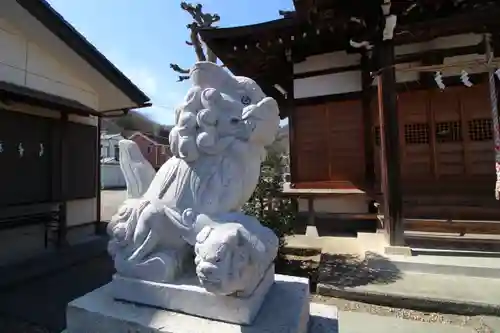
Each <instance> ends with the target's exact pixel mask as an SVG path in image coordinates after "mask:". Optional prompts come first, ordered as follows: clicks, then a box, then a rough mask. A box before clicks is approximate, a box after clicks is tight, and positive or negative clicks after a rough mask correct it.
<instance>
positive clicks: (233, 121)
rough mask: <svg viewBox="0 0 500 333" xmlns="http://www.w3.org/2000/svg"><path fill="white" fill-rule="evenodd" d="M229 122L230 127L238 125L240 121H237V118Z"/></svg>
mask: <svg viewBox="0 0 500 333" xmlns="http://www.w3.org/2000/svg"><path fill="white" fill-rule="evenodd" d="M230 122H231V124H232V125H236V124H238V123H239V122H240V119H238V118H231V120H230Z"/></svg>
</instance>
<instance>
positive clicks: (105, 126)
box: [101, 111, 171, 137]
mask: <svg viewBox="0 0 500 333" xmlns="http://www.w3.org/2000/svg"><path fill="white" fill-rule="evenodd" d="M170 128H171V126H166V125H161V124H159V123H157V122H156V121H154V120H153V119H151V118H149V117H148V116H146V115H143V114H141V113H139V112H137V111H130V112H129V113H128V114H127V115H126V116H123V117H117V118H103V121H102V125H101V129H102V130H103V131H106V132H108V133H111V134H114V133H121V134H122V135H123V136H125V137H127V136H128V135H129V134H130V133H131V132H136V131H139V132H142V133H148V134H154V135H157V136H163V137H168V134H169V132H170Z"/></svg>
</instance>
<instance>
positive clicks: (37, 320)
mask: <svg viewBox="0 0 500 333" xmlns="http://www.w3.org/2000/svg"><path fill="white" fill-rule="evenodd" d="M113 272H114V269H113V264H112V262H111V260H110V258H109V256H108V255H107V254H103V255H102V256H99V257H95V258H92V259H91V260H88V261H84V262H79V263H78V264H75V265H73V266H71V267H67V268H66V269H64V270H60V271H58V272H55V273H51V274H49V275H46V276H43V277H40V278H37V279H33V280H30V281H27V282H24V283H23V284H22V285H19V286H16V287H13V288H11V289H10V290H6V291H2V292H0V317H5V318H9V322H7V323H2V322H1V320H0V332H2V333H25V332H30V333H31V332H54V333H56V332H57V333H59V332H61V331H62V330H63V329H64V327H65V326H66V325H65V321H66V318H65V313H66V305H67V304H68V303H69V302H71V301H72V300H73V299H75V298H78V297H80V296H83V295H84V294H86V293H88V292H90V291H92V290H94V289H95V288H97V287H100V286H102V285H103V284H106V283H107V282H109V281H110V279H111V276H112V274H113ZM14 322H25V323H32V324H35V325H36V326H39V327H40V329H39V330H35V329H33V330H25V329H23V328H20V326H16V325H15V324H13V323H14ZM15 327H16V328H15ZM89 333H90V332H89Z"/></svg>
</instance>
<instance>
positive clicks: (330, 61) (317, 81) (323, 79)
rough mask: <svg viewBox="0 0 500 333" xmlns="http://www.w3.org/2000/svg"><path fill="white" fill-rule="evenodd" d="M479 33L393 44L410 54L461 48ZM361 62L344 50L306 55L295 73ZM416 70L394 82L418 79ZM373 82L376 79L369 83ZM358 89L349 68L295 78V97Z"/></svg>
mask: <svg viewBox="0 0 500 333" xmlns="http://www.w3.org/2000/svg"><path fill="white" fill-rule="evenodd" d="M481 40H482V36H481V35H479V34H472V33H471V34H461V35H454V36H447V37H440V38H436V39H434V40H432V41H429V42H425V43H414V44H407V45H401V46H397V47H396V50H395V52H396V55H404V54H412V53H417V52H422V51H426V50H437V49H446V48H454V47H463V46H470V45H475V44H477V43H479V42H481ZM478 58H481V59H483V58H484V55H481V54H472V55H465V56H458V57H451V58H445V61H444V62H445V63H450V62H457V61H467V60H473V59H478ZM359 63H360V56H359V55H355V54H347V53H346V52H344V51H342V52H332V53H326V54H321V55H315V56H311V57H308V58H307V59H306V60H305V61H303V62H300V63H296V64H294V68H293V70H294V74H304V73H308V72H314V71H318V70H325V69H331V68H339V67H345V66H352V65H357V64H359ZM420 65H421V63H420V62H412V63H404V64H398V65H397V66H396V69H402V68H405V67H415V66H420ZM480 71H481V70H475V71H473V70H471V71H468V72H469V73H470V74H473V73H476V72H480ZM460 72H461V70H445V71H443V76H455V75H460ZM418 78H419V73H418V72H411V71H405V72H403V71H400V72H396V80H397V82H410V81H415V80H418ZM372 84H373V85H376V84H377V83H376V80H374V82H373V83H372ZM358 91H361V73H360V71H348V72H343V73H335V74H327V75H320V76H314V77H307V78H299V79H295V80H294V94H295V98H307V97H316V96H325V95H332V94H342V93H349V92H358Z"/></svg>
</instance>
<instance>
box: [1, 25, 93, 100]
mask: <svg viewBox="0 0 500 333" xmlns="http://www.w3.org/2000/svg"><path fill="white" fill-rule="evenodd" d="M0 79H1V80H3V81H7V82H12V83H14V84H17V85H22V86H26V87H28V88H32V89H36V90H40V91H43V92H46V93H50V94H54V95H58V96H63V97H66V98H69V99H73V100H76V101H78V102H80V103H82V104H84V105H86V106H88V107H91V108H93V109H98V98H97V94H96V93H95V91H94V90H93V89H92V88H91V87H90V86H89V85H88V84H87V83H86V82H84V81H83V80H80V79H78V77H77V76H76V75H74V74H73V73H71V72H70V71H69V70H68V69H67V68H65V67H64V66H63V65H62V64H60V63H59V62H58V61H56V59H55V58H53V57H52V56H50V54H49V52H47V51H46V50H44V49H43V48H42V47H41V46H39V45H37V44H35V43H33V42H31V41H29V40H28V39H27V38H25V37H24V35H23V34H22V33H21V32H20V31H19V30H18V29H16V28H15V27H14V26H13V25H12V24H11V23H9V22H7V20H5V19H3V18H0Z"/></svg>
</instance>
